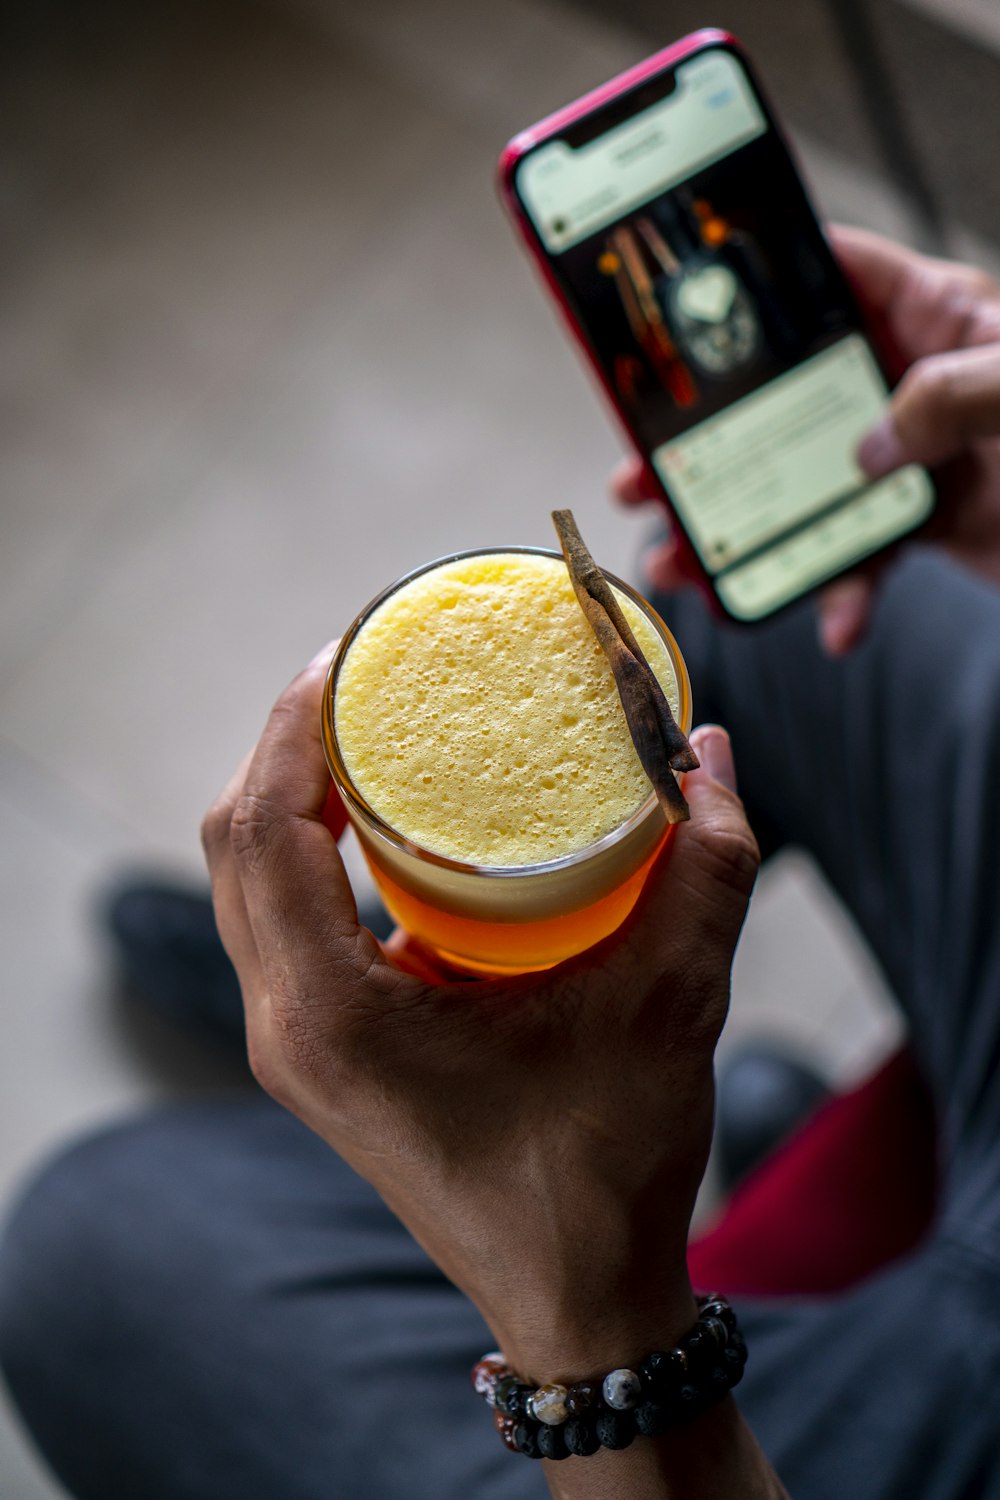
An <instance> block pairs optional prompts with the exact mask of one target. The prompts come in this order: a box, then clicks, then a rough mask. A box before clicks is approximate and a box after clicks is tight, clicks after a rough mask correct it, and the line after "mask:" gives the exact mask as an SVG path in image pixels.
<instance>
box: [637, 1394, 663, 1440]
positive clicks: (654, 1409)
mask: <svg viewBox="0 0 1000 1500" xmlns="http://www.w3.org/2000/svg"><path fill="white" fill-rule="evenodd" d="M632 1419H633V1421H634V1422H635V1428H636V1431H637V1432H638V1433H639V1435H640V1436H641V1437H661V1436H662V1434H663V1433H665V1432H666V1431H667V1430H668V1428H669V1427H670V1413H669V1411H668V1410H667V1408H666V1407H665V1406H659V1405H657V1403H656V1402H655V1401H642V1402H640V1404H639V1405H638V1406H637V1407H636V1408H635V1410H634V1411H633V1413H632Z"/></svg>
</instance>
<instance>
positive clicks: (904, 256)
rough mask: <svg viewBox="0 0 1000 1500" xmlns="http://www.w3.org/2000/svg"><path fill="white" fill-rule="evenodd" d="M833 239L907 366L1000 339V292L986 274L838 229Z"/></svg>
mask: <svg viewBox="0 0 1000 1500" xmlns="http://www.w3.org/2000/svg"><path fill="white" fill-rule="evenodd" d="M830 237H831V241H832V244H833V248H834V250H835V251H836V254H837V257H838V259H839V261H840V263H841V265H842V267H843V269H844V271H845V273H846V275H847V277H848V279H849V280H850V281H851V283H852V284H853V286H854V289H855V291H856V293H857V295H858V298H859V300H860V301H861V303H862V305H863V306H864V307H865V308H866V310H867V311H868V313H869V314H870V315H871V316H872V317H873V318H874V320H875V321H876V323H877V324H878V325H879V326H881V327H882V329H883V330H884V331H885V333H886V334H887V335H888V338H889V340H890V341H891V343H892V344H893V345H894V347H895V348H896V349H897V350H898V352H899V354H900V355H901V356H902V358H903V360H904V362H905V363H907V364H909V363H911V362H912V361H914V360H917V359H921V358H923V357H925V356H926V355H930V354H941V353H944V352H945V351H947V350H950V349H959V348H963V347H964V348H968V347H972V346H974V345H977V344H983V343H987V342H991V341H993V340H995V339H997V338H1000V286H998V284H997V283H996V282H995V281H994V280H993V279H992V278H991V277H989V276H987V275H986V274H985V272H983V271H980V270H978V269H977V268H976V267H974V266H963V265H956V264H955V263H954V262H952V261H947V260H934V259H932V258H931V257H930V256H926V255H920V254H918V253H917V251H915V250H908V249H906V248H905V247H904V246H902V245H896V244H894V243H893V242H892V241H891V240H886V239H883V238H882V237H881V236H880V235H877V234H870V233H869V232H868V231H866V230H862V229H844V228H837V229H834V230H831V236H830Z"/></svg>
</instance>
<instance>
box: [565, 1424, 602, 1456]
mask: <svg viewBox="0 0 1000 1500" xmlns="http://www.w3.org/2000/svg"><path fill="white" fill-rule="evenodd" d="M561 1431H562V1435H563V1438H564V1439H565V1442H566V1447H567V1448H568V1449H569V1451H570V1453H575V1454H576V1456H577V1458H590V1457H591V1455H592V1454H594V1453H596V1452H597V1450H598V1448H599V1447H600V1446H601V1440H600V1438H599V1437H598V1436H597V1430H596V1428H595V1427H594V1424H593V1422H588V1421H586V1420H585V1419H584V1418H582V1417H570V1419H569V1421H568V1422H567V1423H566V1424H565V1426H564V1427H563V1428H562V1429H561Z"/></svg>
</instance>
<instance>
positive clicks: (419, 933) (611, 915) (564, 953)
mask: <svg viewBox="0 0 1000 1500" xmlns="http://www.w3.org/2000/svg"><path fill="white" fill-rule="evenodd" d="M672 832H673V830H672V829H670V828H668V829H667V831H666V833H665V834H664V836H663V838H662V839H661V841H660V844H659V846H658V847H657V848H656V849H654V851H653V853H652V854H651V855H650V856H649V857H648V859H646V860H644V861H643V863H642V864H641V865H640V866H639V868H638V869H636V870H634V871H633V872H632V874H631V875H629V876H627V877H626V879H624V880H623V881H622V882H621V883H620V884H619V885H618V886H616V887H615V889H614V890H611V891H607V892H606V893H605V894H604V895H603V896H599V897H598V899H597V900H596V901H592V902H590V903H589V904H588V905H586V906H582V907H580V908H579V910H577V911H570V912H566V913H565V914H563V915H561V916H556V917H546V918H542V920H540V921H537V922H525V921H519V922H488V921H483V920H480V919H478V918H474V917H464V916H458V915H456V914H455V913H453V912H448V911H443V910H442V909H441V908H440V907H439V906H432V905H431V904H430V903H429V902H427V901H423V900H421V898H420V897H419V896H416V895H414V894H413V893H412V892H411V891H407V890H404V888H403V887H402V886H401V885H399V884H398V882H397V881H395V880H393V879H392V877H391V875H389V874H388V873H387V872H386V871H385V870H384V869H382V868H381V866H380V865H379V863H378V861H377V859H376V857H375V856H374V855H373V854H372V853H371V851H370V850H369V851H366V852H367V858H368V866H369V869H370V870H371V872H372V876H373V878H374V880H375V884H376V885H377V886H378V888H379V893H380V895H381V897H382V900H383V901H384V902H385V906H386V910H387V911H388V912H389V913H390V915H391V916H392V917H393V918H394V920H395V921H396V922H398V923H399V925H400V927H405V929H406V931H407V932H408V933H409V934H410V936H411V937H413V938H415V939H416V940H417V941H418V942H419V943H421V944H423V945H424V946H425V947H427V948H429V949H431V950H432V952H433V953H434V954H435V955H436V957H437V958H439V959H441V960H443V962H444V963H445V964H447V965H450V966H452V967H454V968H456V969H459V970H461V971H462V972H463V973H468V974H524V973H526V972H527V971H528V970H531V969H547V968H550V967H551V966H552V965H553V964H557V963H561V962H562V960H563V959H565V958H571V957H572V956H573V955H574V954H575V953H581V952H582V951H583V950H584V949H585V948H591V947H593V945H594V944H595V943H598V942H600V941H601V939H602V938H605V937H608V936H609V935H610V934H611V933H612V932H614V931H615V930H616V929H617V928H618V927H620V926H621V924H622V923H623V922H624V920H625V918H626V917H627V916H628V914H629V912H630V911H631V910H632V908H633V906H634V905H635V903H636V901H637V900H638V899H639V893H640V891H641V890H642V887H643V885H644V884H645V881H646V876H647V875H648V874H649V871H650V869H651V867H652V865H653V862H654V860H655V859H656V857H657V855H658V854H659V852H660V849H662V847H663V845H664V844H665V843H666V842H667V840H668V839H669V837H670V835H671V833H672ZM470 955H474V956H470Z"/></svg>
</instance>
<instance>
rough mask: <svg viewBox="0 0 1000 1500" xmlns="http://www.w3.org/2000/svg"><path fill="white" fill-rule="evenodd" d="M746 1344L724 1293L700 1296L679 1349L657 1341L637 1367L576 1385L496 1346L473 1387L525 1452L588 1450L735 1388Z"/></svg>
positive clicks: (511, 1444)
mask: <svg viewBox="0 0 1000 1500" xmlns="http://www.w3.org/2000/svg"><path fill="white" fill-rule="evenodd" d="M746 1362H747V1346H746V1343H745V1341H744V1339H743V1335H742V1334H741V1333H740V1330H739V1327H738V1325H737V1322H736V1314H735V1313H734V1312H733V1310H732V1308H731V1307H730V1305H729V1303H728V1302H727V1301H726V1299H725V1297H721V1296H719V1295H718V1294H716V1293H712V1294H711V1295H710V1296H707V1297H699V1298H698V1321H697V1323H696V1324H695V1325H694V1327H693V1328H691V1329H689V1331H688V1332H687V1333H686V1334H685V1335H684V1337H683V1338H682V1339H680V1340H679V1341H678V1343H677V1344H676V1345H675V1347H674V1348H672V1349H666V1350H660V1349H656V1350H654V1351H653V1352H652V1353H651V1354H647V1355H646V1358H645V1359H644V1360H643V1361H642V1362H641V1364H640V1365H639V1367H638V1369H637V1370H629V1369H624V1368H623V1369H618V1370H612V1371H610V1373H609V1374H607V1375H605V1376H604V1377H603V1378H601V1377H597V1378H596V1379H593V1380H579V1381H577V1382H576V1384H575V1385H571V1386H568V1387H567V1386H565V1385H558V1384H554V1383H553V1384H549V1385H541V1386H535V1385H532V1384H531V1383H530V1382H528V1381H524V1380H521V1379H520V1378H519V1377H518V1376H517V1375H515V1374H514V1372H513V1370H511V1369H510V1367H509V1365H508V1364H507V1361H506V1359H505V1358H504V1356H503V1355H502V1354H501V1353H500V1352H499V1351H496V1352H494V1353H493V1354H485V1355H484V1356H483V1358H482V1359H481V1360H480V1361H479V1362H478V1364H477V1365H475V1366H474V1368H473V1371H472V1385H473V1389H474V1390H475V1391H476V1392H477V1394H478V1395H480V1396H482V1397H483V1399H484V1400H485V1401H486V1404H487V1405H488V1406H490V1407H492V1409H493V1413H494V1420H495V1422H496V1426H497V1431H498V1432H499V1434H500V1437H501V1438H502V1440H503V1442H504V1444H505V1445H506V1446H507V1447H508V1448H509V1449H510V1450H511V1451H512V1452H514V1453H523V1454H524V1455H525V1457H526V1458H551V1459H560V1458H569V1457H570V1455H571V1454H573V1455H575V1456H576V1457H578V1458H587V1457H589V1456H590V1455H591V1454H593V1453H596V1452H597V1451H598V1449H600V1448H611V1449H618V1448H627V1447H628V1446H629V1444H630V1443H631V1442H632V1441H633V1439H634V1438H636V1437H637V1436H643V1437H660V1436H661V1435H662V1434H663V1433H665V1432H668V1431H669V1430H670V1429H671V1428H672V1427H678V1426H680V1425H681V1424H683V1423H686V1422H690V1421H693V1420H694V1418H696V1417H699V1416H700V1415H701V1414H702V1412H704V1411H707V1410H708V1408H709V1407H710V1406H713V1405H714V1404H715V1403H716V1402H718V1401H721V1400H722V1399H723V1397H725V1396H726V1395H728V1393H729V1392H730V1391H731V1390H732V1388H733V1386H735V1385H737V1384H738V1383H739V1381H740V1379H741V1377H742V1375H743V1367H744V1365H745V1364H746Z"/></svg>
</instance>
